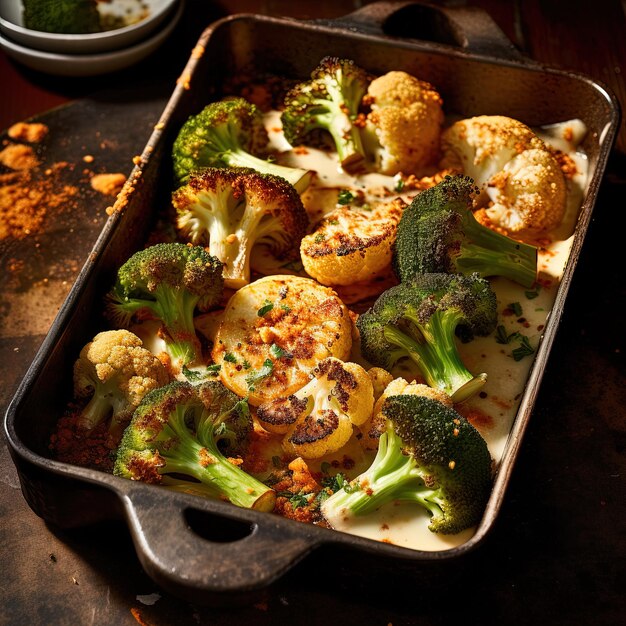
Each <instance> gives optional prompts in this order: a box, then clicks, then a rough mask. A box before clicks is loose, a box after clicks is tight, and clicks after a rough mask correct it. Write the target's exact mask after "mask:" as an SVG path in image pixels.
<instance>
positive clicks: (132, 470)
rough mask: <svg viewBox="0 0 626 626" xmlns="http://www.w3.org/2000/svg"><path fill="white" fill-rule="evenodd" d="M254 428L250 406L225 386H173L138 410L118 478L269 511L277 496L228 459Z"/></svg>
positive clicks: (121, 455)
mask: <svg viewBox="0 0 626 626" xmlns="http://www.w3.org/2000/svg"><path fill="white" fill-rule="evenodd" d="M251 428H252V418H251V417H250V412H249V409H248V406H247V403H246V401H245V400H240V399H239V398H238V397H237V396H236V395H235V394H233V393H232V392H230V391H228V390H227V389H225V388H224V386H223V385H222V384H221V383H219V382H216V381H209V382H205V383H203V384H201V385H199V386H193V385H190V384H189V383H184V382H173V383H170V384H169V385H167V386H166V387H161V388H160V389H157V390H155V391H153V392H151V393H149V394H148V395H147V396H145V398H144V399H143V401H142V402H141V404H140V405H139V406H138V407H137V409H136V411H135V413H134V415H133V418H132V420H131V423H130V424H129V426H128V427H127V429H126V431H125V432H124V436H123V438H122V442H121V444H120V447H119V449H118V452H117V458H116V462H115V467H114V473H115V474H116V475H117V476H123V477H125V478H130V479H131V480H141V481H144V482H148V483H152V484H159V485H164V486H169V487H170V488H172V489H176V490H179V491H188V492H190V493H195V494H203V495H206V496H209V497H214V498H220V499H225V500H228V501H230V502H232V503H233V504H236V505H238V506H242V507H248V508H255V509H259V510H264V511H267V510H271V509H272V508H273V506H274V492H273V491H272V490H271V489H269V488H268V487H266V486H265V485H263V484H262V483H260V482H259V481H258V480H256V479H255V478H253V477H252V476H250V475H249V474H247V473H246V472H244V471H243V470H242V469H241V468H240V467H239V464H238V463H236V462H232V461H233V460H231V459H230V458H228V457H227V456H226V455H229V454H231V453H232V452H233V451H234V450H235V449H241V442H243V441H244V440H245V439H246V438H247V435H248V433H249V431H250V429H251ZM234 442H239V443H237V444H236V445H235V443H234ZM198 481H199V483H200V484H198Z"/></svg>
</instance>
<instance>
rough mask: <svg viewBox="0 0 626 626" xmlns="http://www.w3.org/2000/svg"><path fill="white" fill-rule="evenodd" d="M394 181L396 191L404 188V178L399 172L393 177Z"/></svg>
mask: <svg viewBox="0 0 626 626" xmlns="http://www.w3.org/2000/svg"><path fill="white" fill-rule="evenodd" d="M393 182H394V186H393V190H394V191H398V192H400V191H402V190H403V189H404V180H403V179H402V177H401V176H400V175H399V174H396V175H395V176H394V177H393Z"/></svg>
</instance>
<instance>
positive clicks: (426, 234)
mask: <svg viewBox="0 0 626 626" xmlns="http://www.w3.org/2000/svg"><path fill="white" fill-rule="evenodd" d="M475 191H476V188H475V187H474V184H473V181H472V179H471V178H469V177H466V176H446V178H445V179H444V180H443V181H441V182H440V183H439V184H438V185H435V186H434V187H431V188H430V189H427V190H426V191H423V192H422V193H420V194H419V195H418V196H417V197H416V198H415V199H414V200H413V202H412V203H411V204H410V205H409V206H408V207H407V208H406V209H405V210H404V213H403V214H402V219H401V220H400V223H399V224H398V234H397V237H396V245H395V251H394V256H393V267H394V270H395V272H396V275H397V276H398V278H399V279H400V280H401V281H406V280H410V279H411V278H413V277H414V276H415V275H416V274H423V273H427V272H448V273H457V272H459V273H462V274H469V273H472V272H478V274H480V275H481V276H504V277H505V278H509V279H510V280H513V281H515V282H517V283H519V284H520V285H523V286H524V287H532V285H533V283H534V282H535V279H536V276H537V248H536V247H535V246H531V245H529V244H525V243H521V242H519V241H515V240H514V239H510V238H509V237H507V236H505V235H502V234H500V233H497V232H495V231H493V230H491V229H490V228H487V227H486V226H483V225H482V224H480V223H479V222H477V221H476V219H475V218H474V215H473V214H472V195H473V194H474V193H475Z"/></svg>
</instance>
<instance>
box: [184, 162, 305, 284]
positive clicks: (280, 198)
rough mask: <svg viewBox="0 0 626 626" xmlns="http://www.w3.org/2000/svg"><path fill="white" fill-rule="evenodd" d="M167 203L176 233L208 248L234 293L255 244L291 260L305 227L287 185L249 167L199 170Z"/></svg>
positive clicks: (295, 196) (296, 198) (247, 274)
mask: <svg viewBox="0 0 626 626" xmlns="http://www.w3.org/2000/svg"><path fill="white" fill-rule="evenodd" d="M172 203H173V205H174V207H175V209H176V211H177V226H178V228H179V230H180V231H181V232H182V233H183V235H184V236H185V237H186V238H187V239H188V240H190V241H191V242H192V243H196V244H201V245H208V247H209V252H210V253H211V254H212V255H214V256H215V257H216V258H218V259H219V260H220V261H221V262H222V263H223V264H224V278H225V280H226V286H227V287H232V288H235V289H238V288H240V287H242V286H243V285H246V284H248V283H249V282H250V271H251V270H250V260H251V258H252V249H253V247H254V246H255V245H256V244H263V245H265V246H267V247H269V249H270V250H271V252H272V254H273V255H274V256H275V257H277V258H284V257H288V256H289V255H291V257H292V258H295V257H296V255H298V252H299V246H300V240H301V239H302V237H304V235H305V234H306V229H307V226H308V223H309V221H308V216H307V212H306V210H305V208H304V206H303V204H302V200H301V199H300V196H299V195H298V193H297V191H296V190H295V188H294V187H293V186H292V185H290V184H289V183H288V182H287V181H286V180H285V179H284V178H281V177H279V176H274V175H273V174H260V173H259V172H257V171H255V170H253V169H250V168H239V167H231V168H213V167H208V168H205V169H203V170H201V171H199V172H197V173H196V174H194V175H192V176H191V177H190V178H189V181H188V183H187V184H186V185H184V186H183V187H180V188H179V189H178V190H176V191H175V192H174V194H173V196H172Z"/></svg>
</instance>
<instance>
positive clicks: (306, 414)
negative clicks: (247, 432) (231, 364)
mask: <svg viewBox="0 0 626 626" xmlns="http://www.w3.org/2000/svg"><path fill="white" fill-rule="evenodd" d="M312 373H313V376H314V378H313V379H312V380H311V381H310V382H309V383H308V384H306V385H305V386H304V387H302V388H301V389H299V390H298V391H296V392H295V393H293V394H291V395H289V396H287V397H286V398H280V399H277V400H273V401H272V402H269V403H266V404H262V405H261V406H260V407H259V408H258V410H257V418H258V419H259V422H260V423H261V425H262V426H263V427H264V428H266V429H267V430H269V431H270V432H274V433H279V434H283V433H284V434H285V437H284V439H283V448H285V451H286V452H288V453H294V454H296V455H298V456H301V457H302V458H304V459H318V458H320V457H322V456H325V455H326V454H330V453H332V452H336V451H337V450H339V449H340V448H342V447H343V446H344V445H345V444H346V443H347V442H348V440H349V439H350V437H351V436H352V426H353V425H354V426H359V425H361V424H363V423H364V422H365V421H366V420H367V419H369V417H370V415H371V413H372V409H373V406H374V391H373V387H372V381H371V380H370V377H369V376H368V374H367V372H366V371H365V370H364V369H363V368H362V367H361V366H360V365H357V364H356V363H342V362H341V361H340V360H339V359H334V358H328V359H324V360H323V361H322V362H321V363H320V364H319V365H318V366H317V367H316V368H314V369H313V372H312Z"/></svg>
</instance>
